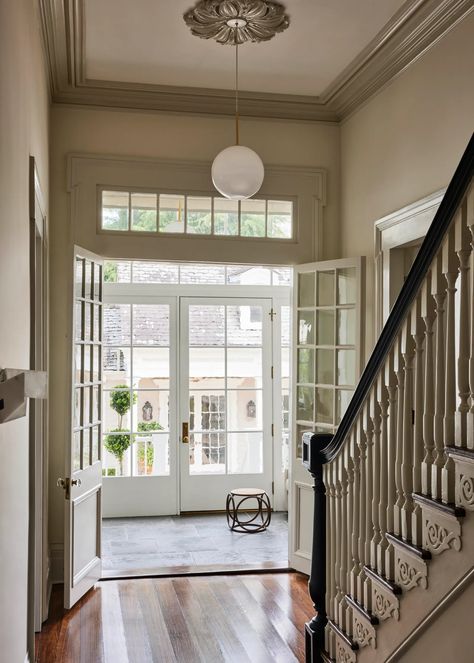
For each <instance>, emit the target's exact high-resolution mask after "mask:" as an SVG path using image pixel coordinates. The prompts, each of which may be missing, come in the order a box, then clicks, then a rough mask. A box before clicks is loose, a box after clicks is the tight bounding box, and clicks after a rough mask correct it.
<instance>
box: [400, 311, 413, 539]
mask: <svg viewBox="0 0 474 663" xmlns="http://www.w3.org/2000/svg"><path fill="white" fill-rule="evenodd" d="M411 317H412V313H411V312H410V313H409V314H408V317H407V320H406V322H405V323H404V325H403V327H402V343H401V349H402V355H403V371H404V373H405V389H404V398H403V431H402V441H403V453H402V468H401V475H402V490H403V505H402V513H401V525H402V537H403V538H404V539H405V540H408V539H410V538H411V516H412V512H413V497H412V493H413V359H414V343H413V338H412V336H411V334H410V324H411Z"/></svg>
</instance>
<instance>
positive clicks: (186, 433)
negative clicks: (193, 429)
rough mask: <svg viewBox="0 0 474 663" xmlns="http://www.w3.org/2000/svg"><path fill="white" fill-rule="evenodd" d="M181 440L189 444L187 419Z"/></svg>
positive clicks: (184, 422)
mask: <svg viewBox="0 0 474 663" xmlns="http://www.w3.org/2000/svg"><path fill="white" fill-rule="evenodd" d="M181 441H182V443H183V444H189V424H188V422H187V421H183V427H182V430H181Z"/></svg>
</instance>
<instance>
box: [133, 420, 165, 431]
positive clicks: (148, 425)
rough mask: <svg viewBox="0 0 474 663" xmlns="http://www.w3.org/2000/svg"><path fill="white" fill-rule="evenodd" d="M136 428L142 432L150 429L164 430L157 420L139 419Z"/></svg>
mask: <svg viewBox="0 0 474 663" xmlns="http://www.w3.org/2000/svg"><path fill="white" fill-rule="evenodd" d="M138 430H139V431H140V433H144V432H146V431H150V430H164V428H163V426H162V425H161V424H159V423H158V422H157V421H140V422H139V423H138Z"/></svg>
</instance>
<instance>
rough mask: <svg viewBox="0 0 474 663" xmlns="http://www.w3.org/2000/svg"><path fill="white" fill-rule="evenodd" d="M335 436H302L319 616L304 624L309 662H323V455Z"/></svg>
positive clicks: (314, 598) (313, 587) (314, 596)
mask: <svg viewBox="0 0 474 663" xmlns="http://www.w3.org/2000/svg"><path fill="white" fill-rule="evenodd" d="M332 437H333V436H332V435H325V434H313V433H303V465H304V466H305V467H306V468H307V469H308V471H309V472H310V474H311V476H312V477H313V479H314V487H313V488H314V512H313V546H312V556H311V575H310V578H309V583H308V587H309V595H310V596H311V600H312V601H313V604H314V609H315V610H316V615H315V616H314V617H313V619H312V620H311V621H310V622H307V623H306V625H305V633H306V663H322V661H323V658H322V653H323V651H324V649H325V647H324V633H325V628H326V624H327V621H328V620H327V614H326V486H325V485H324V479H323V459H322V455H321V453H320V452H321V451H322V449H324V448H325V447H326V446H327V445H328V444H329V443H330V442H331V440H332Z"/></svg>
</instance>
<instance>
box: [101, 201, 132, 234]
mask: <svg viewBox="0 0 474 663" xmlns="http://www.w3.org/2000/svg"><path fill="white" fill-rule="evenodd" d="M102 228H105V229H106V230H128V207H103V208H102Z"/></svg>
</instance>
